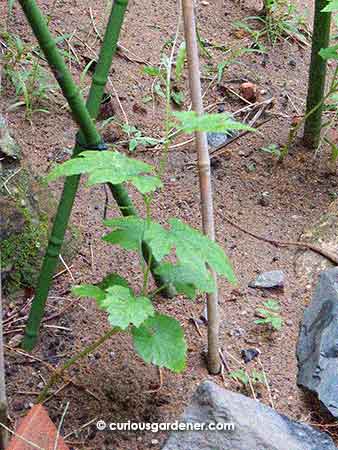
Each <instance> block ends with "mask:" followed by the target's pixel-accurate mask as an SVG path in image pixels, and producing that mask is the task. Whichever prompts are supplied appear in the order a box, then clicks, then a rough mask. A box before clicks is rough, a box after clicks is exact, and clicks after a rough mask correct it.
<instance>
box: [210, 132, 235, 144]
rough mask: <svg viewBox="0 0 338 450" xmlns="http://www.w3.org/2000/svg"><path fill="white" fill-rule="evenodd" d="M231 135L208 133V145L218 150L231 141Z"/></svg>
mask: <svg viewBox="0 0 338 450" xmlns="http://www.w3.org/2000/svg"><path fill="white" fill-rule="evenodd" d="M229 138H230V135H229V134H224V133H207V139H208V145H209V147H211V148H217V147H220V146H221V145H225V144H226V143H227V141H228V140H229Z"/></svg>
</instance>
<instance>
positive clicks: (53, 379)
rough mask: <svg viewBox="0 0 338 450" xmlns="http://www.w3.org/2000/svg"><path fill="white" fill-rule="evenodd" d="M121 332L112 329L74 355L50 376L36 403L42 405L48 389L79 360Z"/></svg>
mask: <svg viewBox="0 0 338 450" xmlns="http://www.w3.org/2000/svg"><path fill="white" fill-rule="evenodd" d="M119 331H121V330H120V329H118V328H112V329H111V330H109V331H108V332H107V333H105V334H104V335H103V336H101V337H100V338H99V339H98V340H97V341H95V342H93V343H92V344H90V345H88V347H86V348H84V349H83V350H82V351H81V352H79V353H77V354H76V355H74V356H73V357H72V358H70V359H69V360H68V361H67V362H65V364H64V365H63V366H62V367H61V368H60V369H57V370H56V371H55V372H54V374H53V375H52V376H51V378H50V380H49V381H48V383H47V384H46V386H45V387H44V388H43V390H42V391H41V394H40V395H39V397H38V398H37V401H36V403H42V402H43V401H44V400H46V398H47V397H48V395H49V391H50V389H51V388H52V387H53V386H54V384H55V383H57V382H58V380H59V379H60V378H62V377H63V375H64V373H65V372H66V371H67V370H68V369H69V368H70V367H71V366H73V365H74V364H75V363H77V362H78V361H79V360H80V359H83V358H85V357H86V356H88V355H90V354H91V353H93V352H94V351H95V350H97V349H98V348H99V347H100V346H101V345H102V344H104V343H105V342H106V341H107V340H108V339H109V338H111V337H112V336H113V335H114V334H116V333H118V332H119Z"/></svg>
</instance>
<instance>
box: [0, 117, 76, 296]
mask: <svg viewBox="0 0 338 450" xmlns="http://www.w3.org/2000/svg"><path fill="white" fill-rule="evenodd" d="M0 117H1V116H0ZM0 128H1V127H0ZM2 142H3V141H1V133H0V152H1V154H2V158H1V162H0V251H1V278H2V280H3V283H4V287H5V290H6V291H7V292H9V293H11V292H14V291H15V290H17V289H20V288H22V287H31V286H35V284H36V281H37V277H38V275H39V271H40V267H41V264H42V259H43V255H44V251H45V248H46V245H47V242H48V234H49V230H50V228H51V221H52V218H53V216H54V214H55V212H56V207H57V203H56V201H55V199H54V197H53V196H52V195H51V193H50V190H49V188H48V186H46V185H45V184H44V183H43V182H42V180H41V178H39V177H37V176H35V175H34V174H33V171H32V170H31V169H30V167H29V166H28V165H23V164H22V163H21V162H20V151H16V152H15V154H13V153H11V154H9V153H8V152H7V149H6V148H3V147H2V146H1V143H2ZM6 142H8V137H7V139H6ZM13 146H14V143H13V142H12V141H11V149H12V150H13V148H14V147H13ZM4 150H5V151H4ZM80 242H81V239H80V235H79V232H78V231H77V229H76V228H75V227H74V226H70V227H69V230H68V232H67V233H66V238H65V244H64V246H63V249H62V256H63V258H64V259H65V260H66V261H67V262H69V261H70V260H71V259H72V257H74V255H75V254H76V252H77V249H78V246H79V245H80Z"/></svg>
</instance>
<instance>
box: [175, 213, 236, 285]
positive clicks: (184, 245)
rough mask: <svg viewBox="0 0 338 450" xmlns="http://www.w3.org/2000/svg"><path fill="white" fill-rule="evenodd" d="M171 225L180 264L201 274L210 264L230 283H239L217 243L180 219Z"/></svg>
mask: <svg viewBox="0 0 338 450" xmlns="http://www.w3.org/2000/svg"><path fill="white" fill-rule="evenodd" d="M169 223H170V225H171V229H170V238H171V240H172V245H173V246H175V247H176V254H177V257H178V259H179V261H180V263H182V264H183V265H188V266H195V267H196V270H198V271H200V272H201V273H203V270H204V267H205V264H208V265H209V266H210V267H211V268H212V269H213V270H214V271H215V272H217V273H218V274H219V275H223V276H225V277H226V278H227V280H228V281H229V282H230V283H233V284H235V283H236V282H237V280H236V277H235V274H234V272H233V270H232V266H231V263H230V261H229V258H228V257H227V256H226V254H225V253H224V250H223V249H222V248H221V247H220V246H219V245H218V244H217V243H216V242H214V241H212V240H210V239H209V238H208V237H207V236H205V235H203V234H202V233H200V232H199V231H197V230H195V229H194V228H191V227H190V226H188V225H186V224H185V223H183V222H182V221H180V220H179V219H170V220H169Z"/></svg>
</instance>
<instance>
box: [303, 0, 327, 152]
mask: <svg viewBox="0 0 338 450" xmlns="http://www.w3.org/2000/svg"><path fill="white" fill-rule="evenodd" d="M327 3H328V1H327V0H315V15H314V21H313V34H312V50H311V63H310V71H309V86H308V93H307V100H306V114H309V112H310V111H313V112H312V114H309V115H308V117H307V118H306V121H305V125H304V136H303V140H304V143H305V145H306V146H307V147H308V148H310V149H315V148H317V147H318V145H319V142H320V132H321V127H322V112H323V97H324V91H325V79H326V66H327V63H326V60H325V59H323V58H322V57H321V56H320V55H319V52H320V50H321V49H322V48H326V47H328V46H329V43H330V27H331V13H329V12H322V9H323V8H324V7H325V6H326V5H327ZM317 105H320V106H319V107H318V108H316V106H317Z"/></svg>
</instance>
